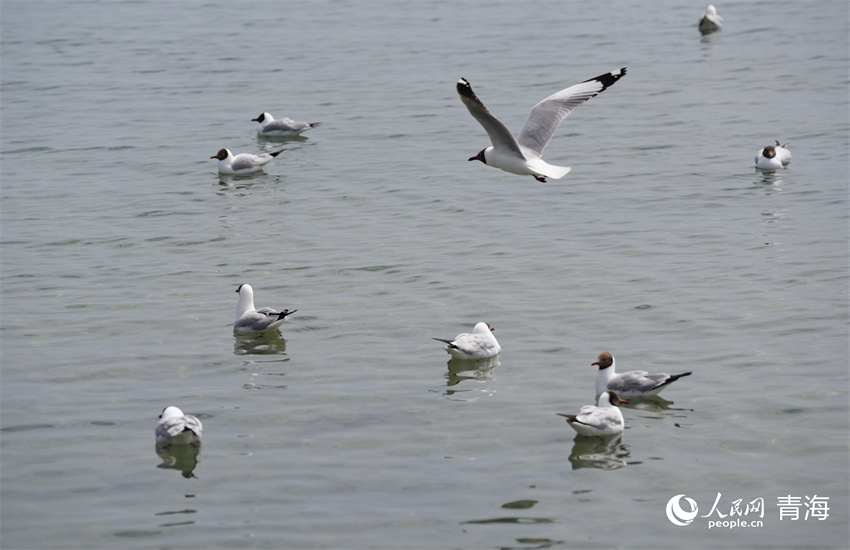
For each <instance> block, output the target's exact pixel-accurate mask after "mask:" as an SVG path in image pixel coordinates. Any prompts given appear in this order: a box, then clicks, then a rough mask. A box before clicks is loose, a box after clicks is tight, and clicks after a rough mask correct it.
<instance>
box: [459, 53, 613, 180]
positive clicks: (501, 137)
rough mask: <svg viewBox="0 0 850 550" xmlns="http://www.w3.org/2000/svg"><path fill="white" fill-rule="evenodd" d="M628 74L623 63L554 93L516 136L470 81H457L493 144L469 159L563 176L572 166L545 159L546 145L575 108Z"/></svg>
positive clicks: (540, 177)
mask: <svg viewBox="0 0 850 550" xmlns="http://www.w3.org/2000/svg"><path fill="white" fill-rule="evenodd" d="M625 74H626V68H625V67H623V68H622V69H620V70H619V71H612V72H610V73H605V74H602V75H599V76H597V77H595V78H591V79H590V80H585V81H584V82H582V83H581V84H576V85H575V86H570V87H569V88H567V89H565V90H561V91H560V92H557V93H555V94H552V95H550V96H549V97H547V98H546V99H544V100H543V101H541V102H540V103H538V104H537V105H535V106H534V107H533V108H532V109H531V112H530V113H529V114H528V119H527V120H526V121H525V124H524V125H523V127H522V130H520V132H519V136H517V137H516V138H515V137H514V135H513V134H512V133H511V131H510V130H508V128H507V127H506V126H505V125H504V124H503V123H502V121H500V120H499V119H498V118H496V117H494V116H493V115H492V114H491V113H490V111H488V110H487V107H485V106H484V104H483V103H481V101H480V100H479V99H478V97H476V96H475V94H474V93H473V92H472V86H470V84H469V81H467V80H466V79H465V78H461V79H460V80H458V81H457V93H458V94H460V99H461V101H463V104H464V105H466V108H467V109H469V113H470V114H471V115H472V116H473V118H475V120H477V121H478V122H479V123H480V124H481V126H483V127H484V130H485V131H486V132H487V135H488V136H490V142H491V143H492V144H493V145H491V146H490V147H486V148H484V149H482V150H481V151H480V152H479V153H478V154H477V155H475V156H474V157H472V158H470V159H469V160H480V161H481V162H483V163H484V164H489V165H490V166H494V167H496V168H500V169H502V170H504V171H505V172H510V173H512V174H520V175H523V176H529V175H530V176H534V178H535V179H536V180H537V181H542V182H545V181H546V178H547V177H550V178H555V179H561V178H562V177H564V176H565V175H567V174H568V173H569V172H570V170H571V169H570V168H568V167H565V166H555V165H552V164H549V163H547V162H545V161H544V160H543V159H542V158H541V155H542V154H543V149H545V148H546V146H547V145H548V144H549V140H551V139H552V135H553V134H554V133H555V130H557V129H558V126H559V125H560V124H561V121H563V120H564V118H566V117H567V115H569V114H570V113H571V112H572V110H573V109H575V108H576V107H578V106H579V105H581V104H582V103H584V102H585V101H587V100H588V99H590V98H591V97H593V96H596V95H599V94H601V93H602V92H604V91H605V90H606V89H607V88H608V87H609V86H612V85H613V84H614V83H615V82H617V81H618V80H620V79H621V78H622V77H623V75H625Z"/></svg>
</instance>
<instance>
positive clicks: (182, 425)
mask: <svg viewBox="0 0 850 550" xmlns="http://www.w3.org/2000/svg"><path fill="white" fill-rule="evenodd" d="M159 418H160V421H159V422H158V423H157V424H156V440H157V442H159V443H168V444H171V445H191V444H193V443H197V442H198V441H200V439H201V430H202V427H201V421H200V420H198V419H197V418H195V417H194V416H192V415H190V414H183V411H181V410H180V409H178V408H177V407H166V408H165V409H163V411H162V414H161V415H159Z"/></svg>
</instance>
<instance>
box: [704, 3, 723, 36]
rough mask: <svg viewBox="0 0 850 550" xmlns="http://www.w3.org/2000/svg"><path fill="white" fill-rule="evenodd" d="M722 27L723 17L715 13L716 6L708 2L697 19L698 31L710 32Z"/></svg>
mask: <svg viewBox="0 0 850 550" xmlns="http://www.w3.org/2000/svg"><path fill="white" fill-rule="evenodd" d="M722 28H723V18H722V17H720V16H719V15H717V8H715V7H714V5H713V4H709V5H708V6H706V8H705V13H704V14H702V17H700V19H699V32H701V33H702V34H710V33H713V32H714V31H719V30H720V29H722Z"/></svg>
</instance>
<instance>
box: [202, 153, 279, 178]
mask: <svg viewBox="0 0 850 550" xmlns="http://www.w3.org/2000/svg"><path fill="white" fill-rule="evenodd" d="M282 152H283V150H282V149H281V150H280V151H275V152H274V153H266V154H264V155H252V154H250V153H240V154H238V155H236V156H234V155H233V153H231V152H230V150H229V149H221V150H219V152H218V153H216V154H214V155H213V156H211V157H210V158H211V159H218V171H219V172H221V173H222V174H232V175H238V174H252V173H254V172H259V171H260V170H262V169H263V165H265V164H268V163H269V162H271V161H272V159H274V158H275V157H276V156H278V155H279V154H281V153H282Z"/></svg>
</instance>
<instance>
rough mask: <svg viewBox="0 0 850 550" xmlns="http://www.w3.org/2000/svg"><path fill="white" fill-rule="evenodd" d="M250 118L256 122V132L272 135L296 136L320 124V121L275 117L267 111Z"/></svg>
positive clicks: (262, 134)
mask: <svg viewBox="0 0 850 550" xmlns="http://www.w3.org/2000/svg"><path fill="white" fill-rule="evenodd" d="M251 120H253V121H254V122H256V123H257V134H259V135H261V136H273V137H285V136H297V135H300V134H301V132H305V131H307V130H309V129H310V128H312V127H313V126H318V125H319V124H321V123H320V122H299V121H295V120H292V119H291V118H287V117H283V118H278V119H276V118H274V117H273V116H272V115H271V114H269V113H263V114H261V115H260V116H258V117H257V118H254V119H251Z"/></svg>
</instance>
